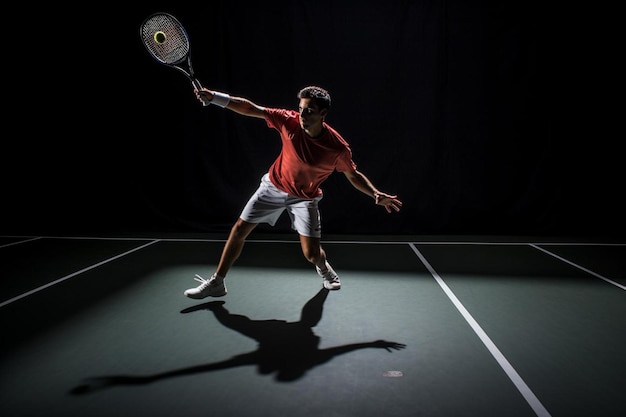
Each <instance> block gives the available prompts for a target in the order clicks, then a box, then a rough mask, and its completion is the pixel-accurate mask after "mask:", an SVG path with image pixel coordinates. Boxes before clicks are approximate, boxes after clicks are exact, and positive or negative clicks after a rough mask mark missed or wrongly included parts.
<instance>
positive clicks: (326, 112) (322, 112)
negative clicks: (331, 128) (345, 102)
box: [320, 109, 328, 117]
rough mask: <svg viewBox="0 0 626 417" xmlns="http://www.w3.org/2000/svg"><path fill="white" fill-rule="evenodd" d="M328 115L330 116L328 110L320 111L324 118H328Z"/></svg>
mask: <svg viewBox="0 0 626 417" xmlns="http://www.w3.org/2000/svg"><path fill="white" fill-rule="evenodd" d="M326 114H328V109H322V110H320V115H321V116H322V117H326Z"/></svg>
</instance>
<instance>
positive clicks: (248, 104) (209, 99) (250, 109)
mask: <svg viewBox="0 0 626 417" xmlns="http://www.w3.org/2000/svg"><path fill="white" fill-rule="evenodd" d="M194 92H195V93H196V97H197V98H198V100H200V101H201V102H202V103H203V104H204V103H208V104H213V105H216V106H219V107H223V108H226V109H229V110H232V111H234V112H235V113H239V114H243V115H244V116H250V117H258V118H260V119H263V118H265V107H263V106H259V105H258V104H255V103H253V102H252V101H250V100H248V99H247V98H243V97H234V96H230V95H229V94H226V93H220V92H217V91H212V90H209V89H207V88H204V87H203V88H202V89H200V90H197V89H194Z"/></svg>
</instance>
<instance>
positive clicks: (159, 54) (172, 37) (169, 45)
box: [139, 13, 209, 106]
mask: <svg viewBox="0 0 626 417" xmlns="http://www.w3.org/2000/svg"><path fill="white" fill-rule="evenodd" d="M139 35H140V36H141V40H142V41H143V44H144V45H145V47H146V49H147V50H148V52H149V53H150V55H152V57H153V58H154V59H156V60H157V61H158V62H160V63H161V64H164V65H167V66H169V67H171V68H174V69H177V70H178V71H180V72H181V73H183V74H184V75H185V76H186V77H187V78H188V79H189V81H191V85H192V86H193V87H194V88H195V89H197V90H200V89H201V88H202V84H200V81H198V79H197V78H196V77H195V75H194V72H193V66H192V64H191V54H190V45H189V36H188V35H187V31H186V30H185V28H184V27H183V25H182V24H181V23H180V22H179V21H178V19H176V18H175V17H174V16H172V15H171V14H169V13H154V14H153V15H151V16H149V17H147V18H146V19H145V20H144V21H143V23H142V24H141V28H140V29H139ZM202 104H203V105H205V106H208V105H209V103H205V102H203V103H202Z"/></svg>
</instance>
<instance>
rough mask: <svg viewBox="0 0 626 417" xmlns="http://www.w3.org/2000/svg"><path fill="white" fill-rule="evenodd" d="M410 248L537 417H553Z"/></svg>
mask: <svg viewBox="0 0 626 417" xmlns="http://www.w3.org/2000/svg"><path fill="white" fill-rule="evenodd" d="M409 246H410V247H411V249H413V252H415V254H416V255H417V257H418V258H419V259H420V261H422V263H423V264H424V266H425V267H426V269H428V272H430V274H431V275H432V276H433V278H435V281H437V284H439V286H440V287H441V289H442V290H443V292H444V293H445V294H446V295H447V296H448V298H449V299H450V301H452V304H454V306H455V307H456V308H457V310H459V313H461V315H462V316H463V318H464V319H465V321H467V323H468V324H469V325H470V327H471V328H472V330H474V333H476V335H477V336H478V337H479V338H480V340H481V341H482V342H483V344H484V345H485V347H486V348H487V349H488V350H489V352H490V353H491V355H492V356H493V357H494V358H495V360H496V361H497V362H498V364H499V365H500V367H501V368H502V369H503V370H504V372H505V373H506V374H507V376H508V377H509V379H511V382H513V384H514V385H515V387H516V388H517V390H518V391H519V392H520V394H522V396H523V397H524V399H525V400H526V402H528V405H530V407H531V408H532V409H533V411H534V412H535V414H537V417H550V416H551V415H550V413H549V412H548V410H546V408H545V407H544V406H543V404H541V402H540V401H539V399H538V398H537V397H536V396H535V394H534V393H533V392H532V391H531V390H530V388H529V387H528V385H526V383H525V382H524V380H523V379H522V377H521V376H520V375H519V374H518V373H517V371H516V370H515V369H514V368H513V366H512V365H511V364H510V362H509V361H508V360H507V359H506V358H505V357H504V355H503V354H502V352H500V350H499V349H498V348H497V346H496V345H495V343H493V341H492V340H491V339H490V338H489V336H487V333H485V331H484V330H483V329H482V327H480V325H479V324H478V322H477V321H476V320H474V318H473V317H472V315H471V314H470V313H469V311H467V309H466V308H465V306H463V304H461V301H459V299H458V298H457V297H456V295H454V293H453V292H452V290H451V289H450V287H448V285H447V284H446V283H445V282H444V281H443V279H442V278H441V277H440V276H439V274H438V273H437V271H435V270H434V268H433V267H432V266H431V265H430V263H428V261H427V260H426V258H425V257H424V255H422V253H421V252H420V251H419V250H418V249H417V247H416V246H415V244H413V243H410V244H409Z"/></svg>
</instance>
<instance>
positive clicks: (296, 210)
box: [185, 86, 402, 299]
mask: <svg viewBox="0 0 626 417" xmlns="http://www.w3.org/2000/svg"><path fill="white" fill-rule="evenodd" d="M194 91H195V93H196V96H197V98H198V100H200V101H201V102H203V103H205V104H206V103H210V104H213V105H217V106H219V107H222V108H227V109H229V110H232V111H234V112H236V113H239V114H242V115H244V116H250V117H257V118H259V119H265V121H266V123H267V125H268V127H270V128H273V129H276V130H277V131H278V132H279V133H280V137H281V139H282V149H281V152H280V154H279V155H278V157H277V158H276V160H275V161H274V163H273V164H272V165H271V167H270V168H269V170H268V172H267V173H266V174H265V175H264V176H263V178H262V179H261V184H260V185H259V188H258V189H257V191H256V192H255V193H254V194H253V195H252V197H250V199H249V200H248V203H247V204H246V205H245V207H244V208H243V210H242V212H241V214H240V217H239V218H238V219H237V221H236V222H235V224H234V225H233V227H232V229H231V231H230V235H229V236H228V240H227V241H226V244H225V245H224V249H223V251H222V255H221V258H220V260H219V263H218V265H217V269H216V271H215V273H214V274H213V275H212V276H211V278H210V279H208V280H205V279H204V278H202V277H200V276H199V275H196V278H195V279H196V281H199V282H200V285H199V286H198V287H196V288H191V289H188V290H186V291H185V295H186V296H187V297H190V298H195V299H201V298H205V297H208V296H212V297H221V296H224V295H226V293H227V290H226V286H225V285H224V279H225V278H226V274H227V273H228V270H229V269H230V267H231V266H232V265H233V263H234V262H235V261H236V260H237V258H238V257H239V255H240V254H241V250H242V249H243V246H244V243H245V240H246V238H247V237H248V235H249V234H250V232H252V230H253V229H254V228H255V227H256V225H257V224H259V223H268V224H270V225H272V226H273V225H274V224H276V221H277V220H278V218H279V217H280V215H281V214H282V213H283V212H284V211H287V213H288V214H289V217H290V218H291V223H292V228H293V229H294V230H296V231H297V232H298V234H299V236H300V244H301V246H302V253H303V254H304V257H305V258H306V259H307V260H308V261H309V262H311V263H312V264H313V265H315V268H316V270H317V273H318V274H319V275H320V276H321V277H322V278H323V281H322V282H323V285H324V288H326V289H328V290H338V289H339V288H340V287H341V282H340V280H339V276H338V275H337V273H336V272H335V271H334V270H333V268H332V267H331V266H330V264H329V263H328V261H327V259H326V252H325V251H324V249H322V246H321V243H320V239H321V223H320V215H319V210H318V203H319V201H320V200H321V199H322V196H323V194H322V190H321V189H320V185H321V184H322V182H324V180H325V179H326V178H328V176H329V175H330V174H332V173H333V172H334V171H335V170H337V171H338V172H342V173H343V174H344V175H345V176H346V178H347V179H348V181H350V183H351V184H352V186H354V188H356V189H357V190H359V191H361V192H363V193H365V194H367V195H369V196H370V197H372V198H373V199H374V201H375V203H376V204H377V205H380V206H383V207H385V209H386V210H387V212H388V213H391V212H392V211H396V212H397V211H400V207H402V202H401V201H400V200H398V199H397V196H395V195H389V194H386V193H383V192H381V191H379V190H378V189H377V188H376V187H375V186H374V185H373V184H372V182H371V181H370V180H369V179H368V178H367V177H366V176H365V175H364V174H363V173H361V172H360V171H358V170H357V169H356V164H355V163H354V162H353V160H352V151H351V150H350V146H349V145H348V143H347V142H346V141H345V140H344V139H343V138H342V137H341V135H340V134H339V133H338V132H337V131H336V130H334V129H333V128H332V127H331V126H329V125H328V124H327V123H326V122H325V121H324V119H325V118H326V116H327V115H328V111H329V110H330V104H331V100H330V95H329V94H328V92H327V91H326V90H325V89H323V88H320V87H316V86H310V87H305V88H303V89H302V90H300V92H299V93H298V99H299V100H300V101H299V106H298V111H295V110H285V109H278V108H270V107H262V106H259V105H257V104H255V103H253V102H251V101H250V100H248V99H245V98H242V97H231V96H230V95H228V94H225V93H220V92H216V91H211V90H208V89H206V88H202V89H200V90H194Z"/></svg>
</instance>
